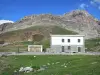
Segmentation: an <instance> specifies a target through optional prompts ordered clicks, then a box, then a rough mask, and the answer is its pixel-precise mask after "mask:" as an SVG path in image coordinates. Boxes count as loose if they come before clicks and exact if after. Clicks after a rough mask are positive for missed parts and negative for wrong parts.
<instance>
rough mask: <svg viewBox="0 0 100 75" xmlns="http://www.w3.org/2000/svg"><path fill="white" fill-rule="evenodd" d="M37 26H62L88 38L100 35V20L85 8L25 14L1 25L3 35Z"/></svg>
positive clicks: (0, 32)
mask: <svg viewBox="0 0 100 75" xmlns="http://www.w3.org/2000/svg"><path fill="white" fill-rule="evenodd" d="M35 26H40V27H44V28H46V27H47V26H49V27H52V26H57V27H61V28H64V29H67V30H70V31H74V32H76V33H79V34H82V35H85V36H86V37H85V38H86V39H89V38H96V37H99V35H100V30H99V29H100V21H99V20H98V19H96V18H94V17H93V16H92V15H90V14H89V13H88V12H87V11H85V10H74V11H71V12H69V13H65V14H63V15H52V14H40V15H30V16H25V17H24V18H22V19H20V20H19V21H17V22H15V23H9V24H2V25H0V30H1V31H0V34H1V35H2V36H3V34H6V33H8V32H12V31H18V30H19V31H20V30H23V29H24V30H25V29H27V28H31V27H32V28H33V27H35ZM59 31H60V30H59ZM45 33H46V32H45Z"/></svg>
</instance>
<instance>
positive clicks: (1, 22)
mask: <svg viewBox="0 0 100 75" xmlns="http://www.w3.org/2000/svg"><path fill="white" fill-rule="evenodd" d="M3 23H14V22H13V21H10V20H0V25H1V24H3Z"/></svg>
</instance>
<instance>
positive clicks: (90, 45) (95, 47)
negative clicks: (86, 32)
mask: <svg viewBox="0 0 100 75" xmlns="http://www.w3.org/2000/svg"><path fill="white" fill-rule="evenodd" d="M85 45H86V48H87V50H89V51H100V38H96V39H88V40H86V42H85Z"/></svg>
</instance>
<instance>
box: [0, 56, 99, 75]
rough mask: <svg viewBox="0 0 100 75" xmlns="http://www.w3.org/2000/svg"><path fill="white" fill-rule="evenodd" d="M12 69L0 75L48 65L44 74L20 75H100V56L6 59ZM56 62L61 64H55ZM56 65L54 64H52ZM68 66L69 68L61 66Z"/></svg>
mask: <svg viewBox="0 0 100 75" xmlns="http://www.w3.org/2000/svg"><path fill="white" fill-rule="evenodd" d="M6 60H9V61H8V62H7V64H8V65H10V68H6V69H5V70H3V71H2V74H0V75H12V74H13V71H14V70H16V69H19V68H20V67H22V66H24V67H25V66H31V65H32V66H42V65H47V63H50V65H48V66H47V67H48V69H46V70H45V71H42V72H36V73H34V72H31V73H24V74H20V75H100V64H99V63H100V56H81V55H76V56H75V55H74V56H67V55H65V56H64V55H61V56H60V55H46V56H45V55H44V56H42V55H40V56H39V55H38V56H36V58H34V56H32V55H30V56H27V55H26V56H9V57H7V58H6V59H5V61H6ZM56 62H60V63H58V64H55V63H56ZM52 63H54V64H52ZM64 63H65V64H66V66H67V67H64V66H61V65H63V64H64Z"/></svg>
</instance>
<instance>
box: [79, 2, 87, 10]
mask: <svg viewBox="0 0 100 75" xmlns="http://www.w3.org/2000/svg"><path fill="white" fill-rule="evenodd" d="M87 7H88V5H87V4H84V3H82V4H81V5H80V8H82V9H85V8H87Z"/></svg>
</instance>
